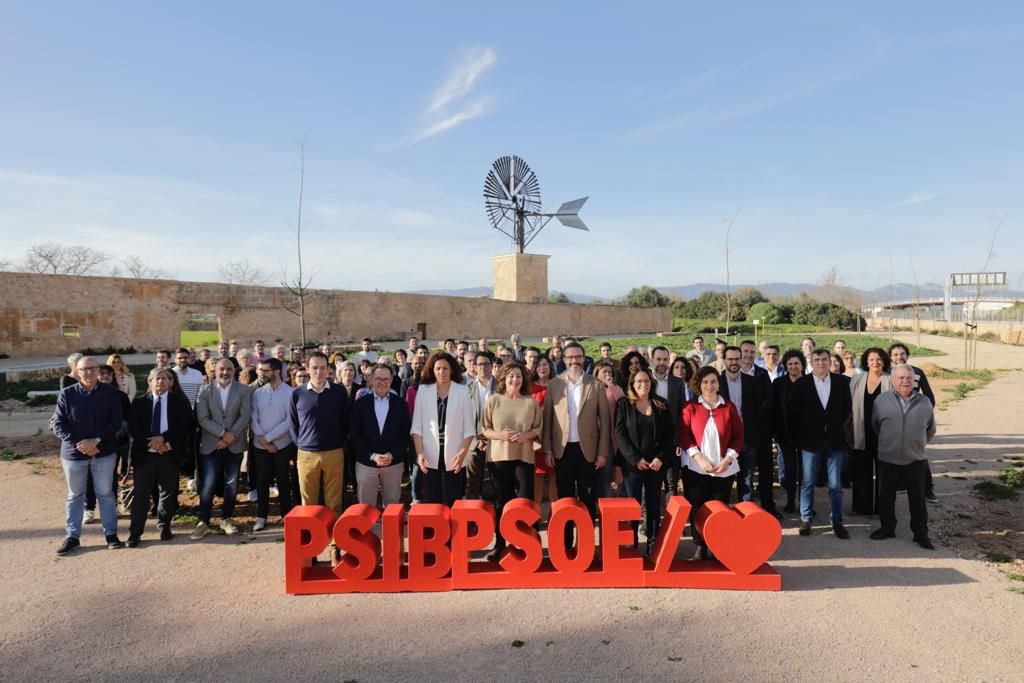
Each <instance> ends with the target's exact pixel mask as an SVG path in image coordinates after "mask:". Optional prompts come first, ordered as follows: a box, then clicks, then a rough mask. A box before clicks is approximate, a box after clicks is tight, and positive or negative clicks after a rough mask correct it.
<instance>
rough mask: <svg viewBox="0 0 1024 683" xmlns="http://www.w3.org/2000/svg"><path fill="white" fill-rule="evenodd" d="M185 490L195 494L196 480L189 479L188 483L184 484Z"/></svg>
mask: <svg viewBox="0 0 1024 683" xmlns="http://www.w3.org/2000/svg"><path fill="white" fill-rule="evenodd" d="M185 488H186V489H188V492H189V493H195V492H196V480H195V479H189V480H188V482H186V484H185Z"/></svg>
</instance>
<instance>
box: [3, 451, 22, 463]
mask: <svg viewBox="0 0 1024 683" xmlns="http://www.w3.org/2000/svg"><path fill="white" fill-rule="evenodd" d="M0 460H2V461H4V462H11V461H13V460H21V454H20V453H10V452H8V453H4V454H3V455H0Z"/></svg>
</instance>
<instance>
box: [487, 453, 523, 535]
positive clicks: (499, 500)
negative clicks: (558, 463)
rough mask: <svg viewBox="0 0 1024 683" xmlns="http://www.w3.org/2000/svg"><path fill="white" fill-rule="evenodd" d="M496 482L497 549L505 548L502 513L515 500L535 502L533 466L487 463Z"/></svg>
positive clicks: (504, 462) (514, 463)
mask: <svg viewBox="0 0 1024 683" xmlns="http://www.w3.org/2000/svg"><path fill="white" fill-rule="evenodd" d="M487 466H488V468H489V469H490V470H491V479H492V480H493V481H494V514H495V522H496V525H495V532H494V533H495V543H496V547H499V548H503V547H505V539H504V538H503V537H502V535H501V524H500V522H501V511H502V510H503V509H504V508H505V504H506V503H508V502H509V501H510V500H512V499H513V498H527V499H529V500H533V464H532V463H528V462H523V461H522V460H504V461H501V462H490V463H487Z"/></svg>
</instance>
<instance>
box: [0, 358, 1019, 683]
mask: <svg viewBox="0 0 1024 683" xmlns="http://www.w3.org/2000/svg"><path fill="white" fill-rule="evenodd" d="M929 342H932V340H931V339H929ZM933 345H934V344H933ZM1018 353H1021V351H1020V350H1018ZM1018 365H1020V364H1019V363H1018ZM1002 367H1006V365H1005V364H1004V365H1003V366H1002ZM1011 367H1013V366H1012V365H1011ZM1022 395H1024V373H1011V374H1008V375H1006V376H1004V377H1002V378H1000V379H998V380H996V381H994V382H993V383H992V384H990V385H989V386H988V387H986V388H984V389H982V390H980V391H979V392H977V395H972V397H971V398H969V399H967V400H966V401H963V402H961V403H959V404H957V405H955V406H953V407H951V408H950V409H949V410H948V411H946V412H945V413H943V414H942V415H941V416H940V436H939V437H937V442H936V444H935V453H934V455H933V458H934V459H933V462H934V463H935V464H936V469H937V470H939V469H943V470H946V469H949V468H951V467H954V466H955V461H956V460H957V459H961V458H962V459H971V460H974V461H975V462H976V463H977V464H978V473H977V475H976V476H988V475H989V474H990V473H991V471H992V470H994V468H995V466H996V465H995V459H996V458H998V457H1001V456H1002V455H1003V454H1005V453H1011V452H1019V451H1020V450H1021V449H1022V445H1021V434H1024V413H1022V412H1021V411H1020V400H1021V396H1022ZM986 468H987V469H986ZM39 471H40V469H39V467H38V465H34V464H33V463H32V462H25V461H19V462H0V519H2V520H3V525H2V528H0V540H2V541H3V542H2V543H0V575H2V576H3V577H4V584H3V587H4V590H3V591H2V592H0V614H3V615H4V616H5V617H6V618H5V619H3V620H2V622H0V652H2V661H3V664H4V666H3V668H2V669H0V671H2V674H0V676H2V678H3V679H5V680H52V679H67V680H84V679H95V678H103V679H135V680H137V679H139V678H140V677H142V678H145V679H160V680H194V679H219V680H242V679H282V678H286V677H288V678H292V677H295V676H296V675H300V676H302V677H303V678H306V679H313V680H358V681H405V680H409V681H424V680H435V679H441V678H445V679H452V680H478V679H481V678H488V679H491V680H495V681H505V680H510V681H511V680H515V681H520V680H524V679H527V678H530V679H539V680H544V679H547V678H556V677H557V678H558V679H563V680H608V679H612V678H623V677H626V676H628V677H631V678H634V679H638V680H653V679H658V680H697V679H700V680H705V681H717V680H722V681H726V680H728V681H734V680H737V679H739V678H740V677H748V676H755V677H758V678H762V679H765V680H781V679H787V680H818V681H820V680H822V679H827V680H843V681H847V680H848V681H855V680H856V681H862V680H868V679H890V680H921V681H935V680H943V681H952V680H971V681H974V680H978V681H981V680H985V681H999V680H1004V681H1020V680H1021V679H1022V674H1021V671H1022V666H1024V664H1022V662H1024V645H1022V641H1021V637H1020V634H1021V632H1022V629H1024V595H1019V594H1016V593H1013V592H1011V591H1010V590H1009V588H1010V586H1011V582H1010V581H1009V580H1008V579H1007V578H1006V576H1005V575H1004V574H1002V573H1001V572H1000V571H998V569H997V568H996V567H994V566H993V565H990V564H987V563H984V562H982V561H979V560H977V559H976V556H975V555H974V554H972V553H969V552H963V553H962V554H963V555H964V556H963V557H961V556H960V554H958V553H957V552H956V551H955V550H954V549H951V548H950V547H949V546H945V547H940V549H939V550H938V551H936V552H931V553H929V552H926V551H923V550H921V549H919V548H918V547H917V546H916V545H914V544H913V543H912V542H911V541H910V538H909V530H908V529H907V523H906V510H905V502H904V500H905V499H902V498H901V500H900V501H899V503H898V513H899V515H900V518H901V525H900V527H899V529H898V534H899V537H898V538H897V539H894V540H891V541H886V542H883V543H878V542H874V541H871V540H869V539H868V534H869V533H870V531H871V530H872V529H873V528H874V527H875V526H876V524H877V522H876V521H873V520H868V519H865V518H858V517H851V518H849V519H848V520H847V521H848V523H849V528H850V530H851V533H852V535H853V538H852V539H851V540H850V541H846V542H843V541H839V540H838V539H836V538H834V537H833V536H832V534H831V533H830V532H827V531H826V530H825V527H824V526H822V527H818V528H816V529H815V533H814V535H813V536H812V537H810V538H800V537H799V536H797V535H796V527H797V520H796V519H795V518H794V517H793V516H789V517H788V518H787V519H786V520H785V522H784V538H783V541H782V545H781V547H780V548H779V550H778V552H777V553H776V555H775V558H774V560H773V564H774V566H775V567H776V568H777V569H778V570H779V571H780V572H781V573H782V576H783V591H782V592H781V593H745V592H730V591H696V590H690V591H683V590H658V589H646V590H632V589H630V590H624V589H623V590H546V591H539V590H530V591H515V590H509V591H483V592H456V593H447V594H412V595H351V596H344V595H334V596H305V597H290V596H287V595H284V593H283V571H284V563H283V547H282V545H281V544H280V543H279V539H280V527H279V526H276V527H272V528H271V530H270V531H268V532H265V533H264V534H261V535H259V536H258V537H255V538H249V537H245V536H243V537H231V538H228V537H223V536H218V537H214V536H210V537H208V538H207V539H206V540H205V541H203V542H201V543H198V544H197V543H190V542H189V541H188V540H187V538H186V537H185V534H183V533H181V532H180V531H179V533H178V535H177V536H176V538H175V539H174V540H173V541H171V542H169V543H161V542H159V541H156V540H155V537H156V534H155V531H153V529H152V528H150V529H149V530H147V536H146V541H145V542H144V543H143V545H142V547H140V548H139V549H137V550H127V549H126V550H118V551H108V550H106V549H104V548H102V546H101V542H102V531H101V530H100V528H99V525H90V526H88V527H86V529H87V531H86V533H85V534H84V536H83V543H84V548H83V549H82V550H81V551H79V552H78V553H76V554H74V555H72V556H70V557H66V558H58V557H56V555H54V552H53V551H54V549H55V548H56V546H57V544H58V543H59V542H60V539H61V536H62V533H61V527H62V520H63V505H62V498H63V482H62V480H61V478H60V477H58V476H47V474H46V473H45V472H43V473H41V474H37V473H36V472H39ZM970 483H971V481H970V480H959V479H951V478H948V477H941V478H940V479H939V484H938V492H939V495H940V498H941V500H942V502H941V504H940V506H939V507H938V508H936V507H934V506H933V507H932V508H931V509H932V511H933V518H934V519H935V521H936V522H938V521H939V520H940V519H941V517H942V516H943V515H946V514H948V513H946V512H945V510H946V509H947V508H949V509H950V510H952V509H957V507H956V506H958V505H970V504H975V503H976V501H974V502H973V503H972V502H971V501H972V500H973V499H971V498H970V497H969V494H968V492H967V490H968V489H969V485H970ZM1008 505H1011V506H1010V507H1008V508H1007V509H1006V510H1005V512H1004V514H1005V515H1007V516H1008V518H1010V517H1012V518H1015V519H1016V520H1018V521H1019V520H1020V519H1021V517H1024V515H1022V514H1021V513H1022V512H1024V510H1022V507H1021V503H1019V502H1015V503H1013V504H1008ZM848 506H849V504H848V502H847V506H846V507H848ZM817 507H818V509H826V508H827V504H826V502H825V497H824V491H819V500H818V503H817ZM126 528H127V527H126V521H122V524H121V533H122V538H124V537H125V536H126V534H127V531H126ZM960 540H964V539H960ZM1018 548H1019V545H1018ZM680 552H681V553H689V552H692V545H691V544H690V542H689V540H686V541H684V542H683V543H682V545H681V550H680ZM1019 556H1020V555H1018V557H1019ZM1017 585H1021V584H1017ZM513 641H522V646H521V647H513V645H512V643H513Z"/></svg>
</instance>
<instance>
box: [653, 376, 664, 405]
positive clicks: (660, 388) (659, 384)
mask: <svg viewBox="0 0 1024 683" xmlns="http://www.w3.org/2000/svg"><path fill="white" fill-rule="evenodd" d="M651 374H652V375H654V373H653V372H652V373H651ZM654 382H655V384H657V386H656V387H654V393H656V394H657V395H658V396H661V397H662V398H663V399H665V400H666V401H667V400H668V375H665V379H658V376H657V375H654Z"/></svg>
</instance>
